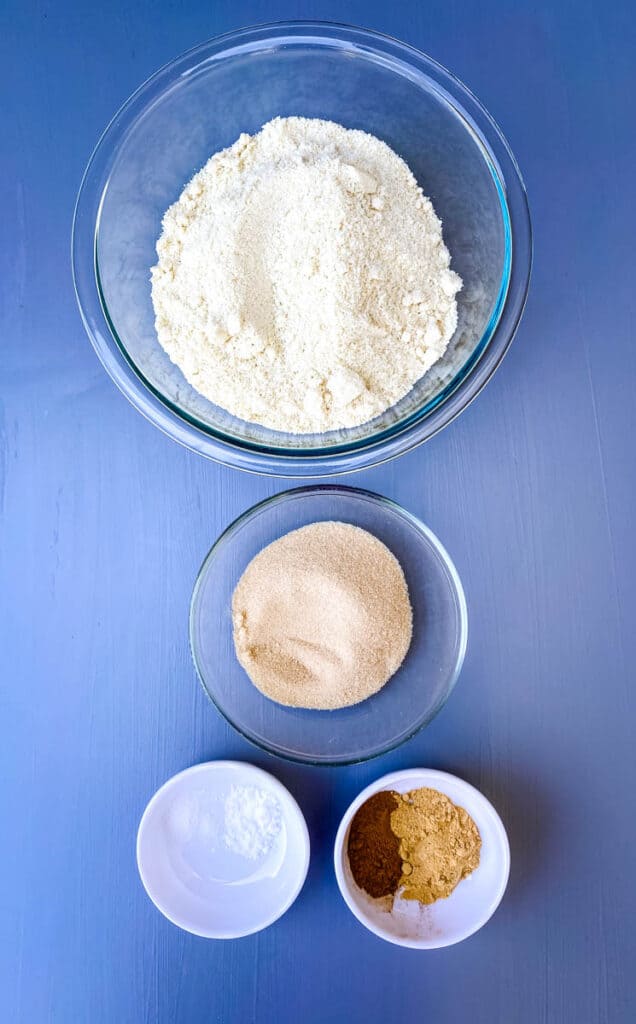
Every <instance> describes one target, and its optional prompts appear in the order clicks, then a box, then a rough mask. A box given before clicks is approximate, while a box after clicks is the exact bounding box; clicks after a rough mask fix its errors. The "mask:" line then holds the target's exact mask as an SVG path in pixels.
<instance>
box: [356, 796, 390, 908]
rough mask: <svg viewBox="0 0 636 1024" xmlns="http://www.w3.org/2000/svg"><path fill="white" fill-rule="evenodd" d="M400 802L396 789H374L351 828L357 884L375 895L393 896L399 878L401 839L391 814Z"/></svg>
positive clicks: (375, 896)
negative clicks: (397, 834) (392, 821)
mask: <svg viewBox="0 0 636 1024" xmlns="http://www.w3.org/2000/svg"><path fill="white" fill-rule="evenodd" d="M398 806H399V797H398V794H397V793H394V792H393V791H391V790H385V791H383V792H380V793H374V795H373V796H372V797H370V798H369V799H368V800H367V801H366V802H365V803H364V804H363V805H362V807H361V808H360V809H359V810H358V811H357V812H356V814H355V816H354V819H353V821H352V822H351V827H350V829H349V843H348V847H347V853H348V855H349V865H350V867H351V873H352V875H353V877H354V879H355V881H356V884H357V885H359V886H360V888H361V889H364V891H365V892H367V893H368V894H369V896H372V897H373V898H374V899H379V898H380V897H381V896H392V895H393V893H394V892H396V890H397V888H398V885H399V882H400V876H401V874H402V861H401V859H400V851H399V847H400V843H399V840H398V838H397V836H396V835H395V834H394V833H393V831H392V830H391V815H392V813H395V810H396V808H397V807H398Z"/></svg>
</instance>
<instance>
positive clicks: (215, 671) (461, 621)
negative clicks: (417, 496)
mask: <svg viewBox="0 0 636 1024" xmlns="http://www.w3.org/2000/svg"><path fill="white" fill-rule="evenodd" d="M323 520H337V521H339V522H345V523H353V525H354V526H361V527H362V528H363V529H365V530H368V531H369V533H372V534H373V535H374V536H375V537H378V538H379V539H380V540H381V541H383V543H384V544H386V546H387V547H388V548H389V550H390V551H392V552H393V554H394V555H395V556H396V558H397V559H398V561H399V562H400V564H401V566H402V569H403V570H404V575H405V577H406V582H407V585H408V588H409V596H410V599H411V606H412V608H413V639H412V641H411V646H410V648H409V651H408V653H407V655H406V658H405V659H404V661H403V663H402V665H401V666H400V668H399V669H398V671H397V672H396V673H395V675H394V676H393V677H392V678H391V679H389V681H388V683H386V685H385V686H384V687H383V688H382V689H381V690H380V691H379V692H378V693H376V694H374V695H373V696H372V697H369V699H368V700H365V701H362V702H361V703H360V704H355V705H353V706H352V707H347V708H340V709H339V710H337V711H307V710H303V709H302V708H290V707H285V706H284V705H282V704H276V703H275V702H274V701H271V700H269V699H268V698H267V697H265V696H263V694H262V693H261V692H260V690H257V689H256V687H255V686H254V685H253V684H252V683H251V682H250V680H249V678H248V676H247V674H246V673H245V671H244V669H243V668H242V667H241V665H240V664H239V662H238V660H237V657H236V654H235V651H234V641H233V638H232V612H231V607H232V594H233V593H234V588H235V587H236V584H237V583H238V581H239V579H240V577H241V576H242V574H243V572H244V570H245V569H246V568H247V566H248V564H249V562H251V560H252V558H254V556H255V555H257V554H258V552H259V551H260V550H261V549H262V548H264V547H265V546H266V545H267V544H271V542H272V541H274V540H277V539H278V538H279V537H282V536H283V535H284V534H286V533H288V532H289V531H290V530H296V529H298V528H299V527H301V526H306V525H307V524H309V523H315V522H320V521H323ZM467 634H468V623H467V614H466V601H465V598H464V591H463V589H462V585H461V581H460V579H459V576H458V575H457V570H456V569H455V566H454V565H453V563H452V562H451V560H450V558H449V556H448V554H447V552H446V551H445V550H444V548H443V547H442V545H441V544H440V542H439V541H438V539H437V537H436V536H435V534H433V533H432V532H431V530H429V529H428V527H426V526H424V524H423V523H421V522H420V520H419V519H416V517H415V516H413V515H411V513H410V512H407V511H406V510H405V509H403V508H401V507H400V506H399V505H397V504H396V503H395V502H393V501H389V500H388V499H387V498H383V497H381V496H380V495H378V494H371V493H369V492H368V491H361V490H357V489H354V488H350V487H335V486H333V485H330V486H319V487H300V488H297V489H295V490H292V491H284V492H283V493H282V494H277V495H275V496H274V497H273V498H268V499H266V500H265V501H262V502H260V504H258V505H255V506H254V507H253V508H251V509H249V510H248V511H247V512H245V513H244V514H243V515H242V516H240V517H239V518H238V519H237V520H236V521H235V522H234V523H232V525H231V526H229V527H228V528H227V530H226V531H225V533H223V534H221V536H220V537H219V539H218V540H217V541H216V543H215V544H214V546H213V547H212V549H211V551H210V553H209V554H208V556H207V558H206V559H205V561H204V563H203V565H202V566H201V570H200V572H199V575H198V577H197V581H196V584H195V587H194V592H193V594H192V603H191V606H190V645H191V648H192V656H193V658H194V663H195V666H196V669H197V672H198V674H199V678H200V680H201V682H202V684H203V688H204V690H205V691H206V693H207V694H208V696H209V697H210V699H211V700H212V701H213V703H214V704H215V705H216V706H217V708H218V709H219V711H220V712H221V714H223V715H224V716H225V718H227V720H228V721H229V722H230V724H231V725H233V726H234V728H235V729H237V730H238V731H239V732H240V733H242V734H243V736H245V737H246V739H248V740H251V741H252V743H256V744H257V745H258V746H259V747H263V748H264V749H265V750H268V751H269V752H270V753H271V754H277V755H278V756H280V757H287V758H289V759H290V760H292V761H302V762H305V763H308V764H324V765H338V764H352V763H355V762H357V761H365V760H367V759H368V758H370V757H375V756H377V755H378V754H384V753H386V751H387V750H392V749H393V747H397V746H398V745H399V744H400V743H403V742H404V741H405V740H408V739H410V737H411V736H413V735H414V734H415V733H416V732H417V731H418V729H420V728H422V726H424V725H426V724H427V723H428V722H430V721H431V719H432V718H433V717H434V715H436V714H437V712H438V711H439V710H440V708H442V707H443V705H444V704H445V703H446V700H447V699H448V696H449V694H450V692H451V690H452V689H453V686H454V685H455V682H456V680H457V677H458V675H459V672H460V670H461V667H462V664H463V661H464V654H465V651H466V640H467Z"/></svg>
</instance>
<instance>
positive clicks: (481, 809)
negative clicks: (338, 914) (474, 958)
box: [334, 768, 510, 949]
mask: <svg viewBox="0 0 636 1024" xmlns="http://www.w3.org/2000/svg"><path fill="white" fill-rule="evenodd" d="M421 786H428V787H430V788H431V789H437V790H439V792H440V793H445V794H446V796H447V797H449V798H450V799H451V800H452V801H453V803H455V804H457V805H458V806H459V807H463V808H465V810H467V811H468V813H469V814H470V816H471V817H472V819H473V821H474V822H475V824H476V825H477V828H478V829H479V832H480V834H481V841H482V848H481V858H480V863H479V867H478V868H477V870H476V871H474V872H473V873H472V875H470V876H469V877H468V878H465V879H464V880H463V881H462V882H460V883H459V885H458V886H457V888H456V889H455V890H454V891H453V892H452V893H451V895H450V896H449V897H448V898H447V899H444V900H438V901H437V902H436V903H433V904H432V905H430V906H427V907H424V906H422V905H421V904H419V903H417V902H416V901H414V900H400V899H398V900H397V901H396V904H395V905H394V909H393V910H391V909H390V906H389V905H388V904H389V900H388V898H387V899H385V900H374V899H371V897H370V896H368V895H367V894H366V893H365V892H364V891H363V890H362V889H360V888H359V887H358V885H357V884H356V883H355V881H354V880H353V876H352V874H351V869H350V867H349V857H348V855H347V845H348V840H349V826H350V825H351V821H352V819H353V817H354V815H355V813H356V811H357V810H358V809H359V808H360V807H361V806H362V804H363V803H364V802H365V801H366V800H368V799H369V797H370V796H373V794H374V793H378V792H380V791H382V790H387V789H394V790H395V791H396V792H398V793H406V792H407V791H408V790H410V789H418V788H420V787H421ZM334 865H335V869H336V878H337V880H338V886H339V888H340V892H341V893H342V896H343V898H344V900H345V903H346V904H347V906H348V907H349V910H350V911H351V912H352V914H355V916H356V917H357V918H358V920H359V921H360V922H361V923H362V924H363V925H364V926H365V927H366V928H368V929H369V931H372V932H374V934H375V935H378V936H379V937H380V938H381V939H385V940H386V941H387V942H393V943H395V944H396V945H398V946H409V947H410V948H412V949H438V948H439V947H441V946H452V945H453V944H454V943H456V942H461V941H462V939H467V938H468V936H469V935H472V934H473V933H474V932H476V931H477V930H478V929H479V928H481V927H482V926H483V925H485V924H486V921H488V920H489V918H490V917H492V915H493V914H494V912H495V910H496V909H497V907H498V906H499V903H500V902H501V898H502V896H503V894H504V892H505V889H506V885H507V882H508V875H509V872H510V847H509V845H508V837H507V835H506V830H505V829H504V826H503V824H502V821H501V818H500V817H499V815H498V814H497V812H496V811H495V809H494V807H493V806H492V804H491V803H490V802H489V801H488V800H486V797H485V796H483V795H482V794H481V793H480V792H479V790H477V789H475V788H474V786H471V785H469V783H467V782H463V781H462V779H458V778H457V777H456V776H455V775H449V774H448V773H447V772H439V771H434V770H433V769H431V768H409V769H407V770H406V771H401V772H393V773H391V774H390V775H384V776H383V777H382V778H381V779H378V780H377V781H376V782H373V783H371V785H370V786H367V788H366V789H364V790H363V791H362V792H361V793H360V795H359V796H358V797H357V798H356V799H355V800H354V801H353V803H352V804H351V806H350V807H349V809H348V810H347V812H346V814H345V816H344V817H343V819H342V821H341V822H340V827H339V829H338V833H337V835H336V842H335V847H334Z"/></svg>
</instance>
